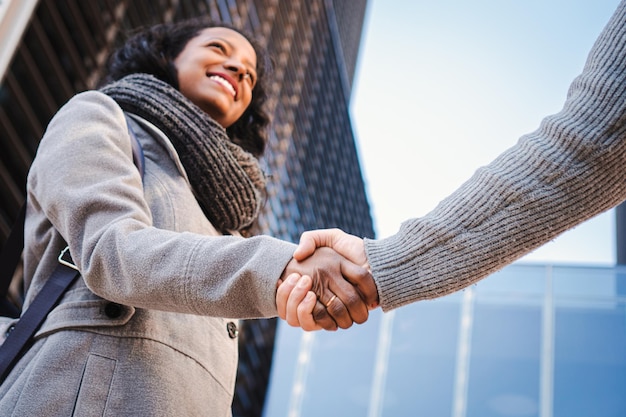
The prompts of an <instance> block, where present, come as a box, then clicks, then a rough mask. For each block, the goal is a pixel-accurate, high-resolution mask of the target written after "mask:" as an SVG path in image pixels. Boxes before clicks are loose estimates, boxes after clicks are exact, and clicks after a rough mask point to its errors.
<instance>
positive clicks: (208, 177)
mask: <svg viewBox="0 0 626 417" xmlns="http://www.w3.org/2000/svg"><path fill="white" fill-rule="evenodd" d="M101 91H102V92H103V93H105V94H107V95H109V96H110V97H111V98H113V99H114V100H115V101H116V102H117V103H118V104H119V105H120V107H121V108H122V109H123V110H124V111H128V112H130V113H134V114H136V115H138V116H141V117H143V118H144V119H146V120H148V121H149V122H151V123H153V124H154V125H155V126H156V127H158V128H159V129H161V130H162V131H163V133H165V135H166V136H167V137H168V138H169V139H170V141H171V142H172V144H173V145H174V148H175V149H176V151H177V152H178V155H179V157H180V160H181V162H182V164H183V167H184V168H185V171H186V172H187V176H188V177H189V182H190V183H191V187H192V189H193V192H194V194H195V196H196V199H197V200H198V203H199V204H200V206H201V207H202V210H203V211H204V213H205V215H206V216H207V218H208V219H209V220H210V221H211V223H212V224H213V225H214V226H215V227H216V228H217V229H219V230H220V231H222V232H225V231H232V230H241V229H243V228H245V227H247V226H249V225H250V224H251V223H252V222H253V221H254V219H255V218H256V217H257V215H258V213H259V210H260V207H261V202H262V199H263V195H264V190H265V177H264V175H263V171H262V170H261V168H260V166H259V163H258V161H257V159H256V158H255V157H254V156H253V155H252V154H250V153H248V152H246V151H245V150H243V149H242V148H241V147H240V146H238V145H236V144H234V143H232V142H231V141H230V139H229V138H228V136H227V135H226V130H225V129H224V128H223V127H222V126H221V125H219V124H218V123H217V122H216V121H214V120H213V119H212V118H211V117H210V116H209V115H208V114H206V113H205V112H203V111H202V110H201V109H200V108H199V107H198V106H196V105H195V104H193V103H192V102H191V101H190V100H189V99H187V98H186V97H185V96H183V95H182V94H181V93H180V92H179V91H178V90H176V89H175V88H174V87H172V86H171V85H169V84H168V83H166V82H163V81H161V80H159V79H157V78H155V77H153V76H151V75H147V74H133V75H129V76H126V77H124V78H122V79H121V80H119V81H116V82H114V83H111V84H108V85H106V86H105V87H103V88H102V89H101Z"/></svg>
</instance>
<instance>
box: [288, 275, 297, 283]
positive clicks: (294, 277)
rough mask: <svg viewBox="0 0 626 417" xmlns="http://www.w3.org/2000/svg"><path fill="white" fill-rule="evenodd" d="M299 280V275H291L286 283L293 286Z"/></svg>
mask: <svg viewBox="0 0 626 417" xmlns="http://www.w3.org/2000/svg"><path fill="white" fill-rule="evenodd" d="M299 279H300V275H298V274H291V275H289V278H287V281H289V283H290V284H295V283H296V282H298V280H299Z"/></svg>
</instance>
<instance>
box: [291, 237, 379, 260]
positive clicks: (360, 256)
mask: <svg viewBox="0 0 626 417" xmlns="http://www.w3.org/2000/svg"><path fill="white" fill-rule="evenodd" d="M323 246H326V247H329V248H333V249H334V250H335V251H336V252H337V253H339V254H340V255H341V256H343V257H344V258H346V259H347V260H349V261H351V262H352V263H355V264H357V265H361V266H363V267H364V268H367V269H369V263H368V262H367V257H366V256H365V245H364V243H363V239H361V238H359V237H356V236H354V235H350V234H348V233H346V232H344V231H343V230H341V229H319V230H310V231H308V232H304V233H302V236H300V243H299V245H298V247H297V248H296V251H295V252H294V254H293V257H294V259H296V260H298V261H303V260H304V259H306V258H307V257H308V256H311V255H312V254H313V252H315V249H317V248H320V247H323Z"/></svg>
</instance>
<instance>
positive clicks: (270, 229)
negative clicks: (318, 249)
mask: <svg viewBox="0 0 626 417" xmlns="http://www.w3.org/2000/svg"><path fill="white" fill-rule="evenodd" d="M365 9H366V0H194V1H192V0H134V1H131V0H94V1H83V0H63V1H58V0H40V1H37V0H0V37H2V40H0V43H1V42H5V43H4V44H2V45H3V46H4V47H3V48H0V58H2V59H0V77H1V84H0V242H4V240H5V239H6V236H7V234H8V232H9V230H10V228H11V225H12V223H13V220H14V219H15V217H16V215H17V213H18V210H19V208H20V206H21V205H22V203H23V200H24V188H25V179H26V174H27V172H28V169H29V166H30V163H31V161H32V158H33V157H34V155H35V152H36V150H37V146H38V143H39V140H40V138H41V136H42V133H43V131H44V129H45V127H46V124H47V123H48V121H49V120H50V118H51V117H52V116H53V115H54V113H55V112H56V110H57V109H58V108H59V107H60V106H61V105H62V104H63V103H65V102H66V101H67V100H68V99H69V98H70V97H71V96H72V95H74V94H75V93H77V92H80V91H83V90H86V89H89V88H92V87H93V86H94V85H95V83H96V82H97V80H98V78H99V76H100V73H101V67H102V64H103V63H104V61H105V60H106V58H107V56H108V53H109V52H110V51H111V49H112V48H113V47H115V46H116V45H117V44H119V43H120V42H121V41H122V40H123V39H124V37H125V35H126V34H127V33H128V32H129V31H131V30H132V29H133V28H136V27H139V26H145V25H149V24H153V23H158V22H162V21H173V20H180V19H183V18H186V17H191V16H197V15H201V14H206V15H209V16H211V17H213V18H214V19H216V20H220V21H226V22H229V23H232V24H234V25H235V26H237V27H240V28H243V29H246V30H247V31H249V32H251V33H253V34H254V35H255V36H257V38H258V39H259V40H260V41H261V43H262V44H264V45H265V46H266V47H267V48H268V50H269V51H270V54H271V55H272V56H273V58H274V65H275V69H274V75H273V84H272V88H271V93H272V95H273V97H272V99H271V101H270V103H269V104H270V108H271V112H272V115H273V123H272V130H271V134H270V141H269V144H268V150H267V152H266V155H265V157H264V160H263V164H264V166H265V169H266V170H267V171H268V172H269V173H270V174H271V180H270V183H269V187H268V201H267V204H266V206H265V209H264V212H263V214H262V216H261V219H260V227H261V232H262V233H266V234H271V235H274V236H277V237H280V238H283V239H287V240H291V241H297V239H298V237H299V235H300V234H301V233H302V232H303V231H304V230H308V229H313V228H326V227H340V228H342V229H344V230H346V231H348V232H350V233H353V234H356V235H359V236H368V237H373V234H374V231H373V225H372V218H371V215H370V209H369V204H368V200H367V195H366V192H365V187H364V184H363V178H362V174H361V169H360V165H359V160H358V155H357V150H356V146H355V137H354V133H353V130H352V126H351V122H350V116H349V113H348V102H349V99H350V93H351V87H352V79H353V76H354V71H355V66H356V61H357V54H358V49H359V43H360V38H361V30H362V26H363V19H364V15H365ZM21 22H23V23H21ZM20 25H21V26H20ZM22 29H23V30H22ZM11 40H15V42H14V45H13V46H11V43H10V41H11ZM7 42H8V43H7ZM7 45H8V46H7ZM3 63H5V64H3ZM275 325H276V322H275V320H255V321H249V322H246V323H245V324H244V325H243V331H242V332H241V334H242V337H241V339H240V340H241V354H240V356H241V365H240V371H239V376H238V383H237V393H236V398H235V403H234V405H233V412H234V414H235V415H240V416H253V415H260V413H261V409H262V406H263V401H264V396H265V389H266V384H267V377H268V374H269V369H270V366H271V360H272V349H273V340H274V332H275Z"/></svg>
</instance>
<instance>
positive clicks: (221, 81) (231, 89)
mask: <svg viewBox="0 0 626 417" xmlns="http://www.w3.org/2000/svg"><path fill="white" fill-rule="evenodd" d="M209 79H210V80H213V81H217V82H218V83H220V84H222V85H223V86H224V87H226V88H227V89H228V91H230V94H232V95H233V97H235V94H237V92H236V91H235V89H234V88H233V86H232V85H231V84H230V83H229V82H228V81H226V80H225V79H223V78H222V77H220V76H219V75H211V76H210V77H209Z"/></svg>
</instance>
